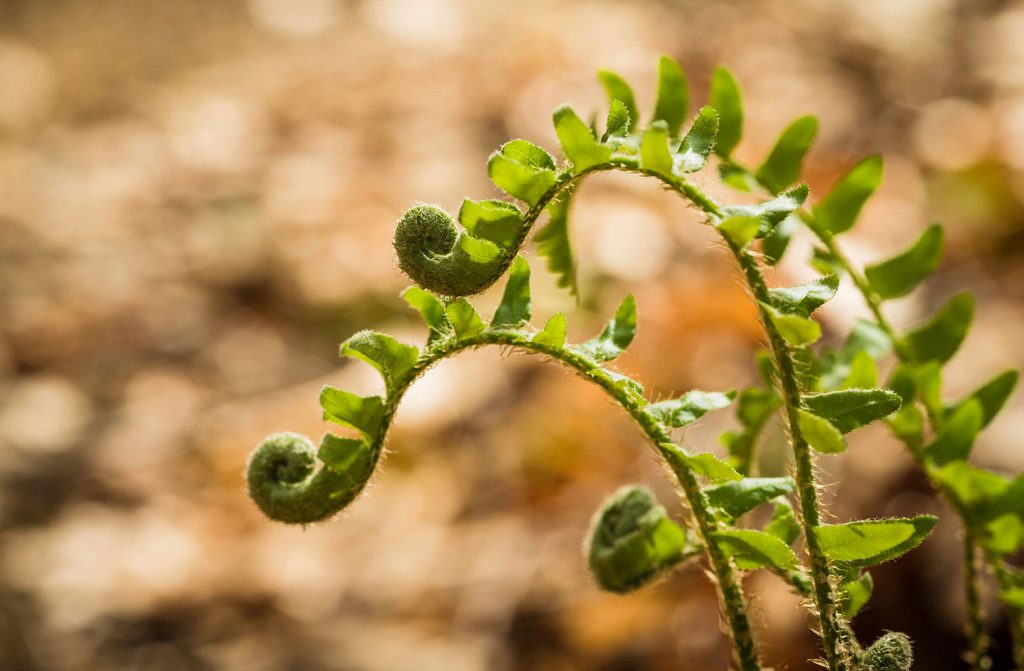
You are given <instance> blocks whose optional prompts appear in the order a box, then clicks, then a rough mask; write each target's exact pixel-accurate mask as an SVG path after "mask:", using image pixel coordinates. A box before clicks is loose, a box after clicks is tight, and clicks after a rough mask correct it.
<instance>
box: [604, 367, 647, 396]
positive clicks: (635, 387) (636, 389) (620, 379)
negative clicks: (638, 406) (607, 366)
mask: <svg viewBox="0 0 1024 671" xmlns="http://www.w3.org/2000/svg"><path fill="white" fill-rule="evenodd" d="M604 374H605V375H607V376H608V377H610V378H611V379H612V382H613V383H614V384H615V386H616V387H618V388H619V389H622V390H624V391H626V392H627V393H628V394H630V395H632V396H633V398H634V400H636V401H637V402H640V401H643V400H644V386H643V385H642V384H640V383H639V382H637V381H636V380H634V379H633V378H631V377H630V376H628V375H623V374H622V373H617V372H615V371H613V370H606V371H604Z"/></svg>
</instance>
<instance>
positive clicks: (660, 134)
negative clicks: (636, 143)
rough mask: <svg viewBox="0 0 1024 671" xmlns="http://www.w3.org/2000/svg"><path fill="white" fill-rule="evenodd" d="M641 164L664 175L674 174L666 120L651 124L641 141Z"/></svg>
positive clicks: (646, 168)
mask: <svg viewBox="0 0 1024 671" xmlns="http://www.w3.org/2000/svg"><path fill="white" fill-rule="evenodd" d="M640 166H641V167H642V168H643V169H644V170H650V171H653V172H656V173H658V174H659V175H664V176H666V177H671V176H672V153H671V151H669V146H668V126H666V125H665V122H664V121H655V122H654V123H652V124H651V126H650V128H648V129H647V132H646V133H644V139H643V141H642V142H641V143H640Z"/></svg>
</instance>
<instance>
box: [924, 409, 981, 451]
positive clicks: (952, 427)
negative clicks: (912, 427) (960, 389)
mask: <svg viewBox="0 0 1024 671" xmlns="http://www.w3.org/2000/svg"><path fill="white" fill-rule="evenodd" d="M984 419H985V412H984V409H983V408H982V407H981V403H980V402H978V401H975V400H971V401H968V402H967V403H965V404H963V405H962V406H960V407H959V408H958V409H957V411H956V412H955V413H953V415H952V416H951V417H950V418H949V421H948V422H946V424H945V426H943V427H942V429H941V430H940V431H939V435H938V437H937V438H936V439H935V440H933V441H932V442H931V443H930V444H929V445H928V446H927V447H925V448H924V453H925V457H926V458H927V459H928V460H929V461H931V462H932V463H934V464H936V465H938V466H943V465H945V464H948V463H949V462H951V461H959V460H962V459H966V458H967V457H968V455H969V454H970V453H971V448H972V447H973V446H974V439H975V438H977V437H978V432H979V431H981V426H982V422H983V421H984Z"/></svg>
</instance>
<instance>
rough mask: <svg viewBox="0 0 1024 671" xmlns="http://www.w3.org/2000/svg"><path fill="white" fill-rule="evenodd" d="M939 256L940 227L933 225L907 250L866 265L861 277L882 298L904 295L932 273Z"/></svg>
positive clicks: (940, 247) (940, 245)
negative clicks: (863, 277) (865, 279)
mask: <svg viewBox="0 0 1024 671" xmlns="http://www.w3.org/2000/svg"><path fill="white" fill-rule="evenodd" d="M941 257H942V227H941V226H939V225H938V224H932V225H931V226H929V227H928V228H927V229H925V231H924V233H922V234H921V237H920V238H918V239H917V241H916V242H915V243H914V244H913V245H911V246H910V248H909V249H907V250H906V251H903V252H901V253H899V254H897V255H896V256H893V257H891V258H889V259H886V260H885V261H882V262H880V263H876V264H874V265H871V266H868V267H867V268H865V269H864V276H865V277H866V278H867V280H868V284H870V285H871V289H872V290H873V291H874V292H875V293H876V294H878V295H879V296H880V297H881V298H899V297H900V296H905V295H907V294H908V293H910V292H911V291H913V289H914V287H916V286H917V285H918V284H920V283H921V281H922V280H923V279H924V278H926V277H928V276H929V275H931V274H932V272H934V271H935V269H936V268H937V267H938V265H939V259H940V258H941Z"/></svg>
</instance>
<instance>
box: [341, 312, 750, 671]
mask: <svg viewBox="0 0 1024 671" xmlns="http://www.w3.org/2000/svg"><path fill="white" fill-rule="evenodd" d="M484 345H499V346H504V347H512V348H516V349H521V350H525V351H528V352H534V353H539V354H544V355H547V356H549V357H551V358H552V359H554V360H556V361H559V362H561V363H562V364H563V365H565V366H568V367H569V368H572V369H573V370H575V371H576V372H577V373H579V374H580V375H581V376H582V377H584V378H585V379H587V380H590V381H591V382H594V383H595V384H597V385H598V386H600V387H601V388H602V389H604V390H605V392H607V393H608V395H609V396H610V397H611V398H612V399H613V400H614V401H615V402H616V403H618V404H619V405H620V406H621V407H622V408H623V409H624V410H625V411H626V412H628V413H629V415H630V416H631V417H632V418H633V420H634V421H635V422H636V423H637V424H638V425H639V426H640V428H641V429H642V430H643V431H644V433H645V434H646V435H647V437H648V438H649V439H650V440H651V442H652V443H653V444H654V446H655V447H656V448H657V449H659V451H661V450H663V449H664V448H663V447H661V446H662V445H663V444H665V443H671V442H672V436H671V434H669V432H668V430H667V429H666V428H665V427H664V426H663V425H662V424H661V423H660V422H659V421H658V419H657V418H656V417H655V416H654V414H652V413H651V412H650V410H649V409H648V407H647V406H648V403H647V401H646V400H644V399H643V398H642V397H640V396H639V395H637V394H636V393H635V392H633V391H631V390H630V389H628V388H627V387H625V386H623V385H622V383H621V381H620V380H617V379H616V378H615V377H613V376H612V375H610V374H609V373H608V371H606V370H605V369H603V368H602V367H601V366H600V365H599V364H597V363H596V362H594V361H593V360H592V359H590V358H588V357H587V356H585V355H583V354H581V353H578V352H575V351H573V350H571V349H568V348H562V347H554V346H551V345H545V344H542V343H535V342H532V341H531V340H530V339H529V338H528V337H526V336H524V335H522V334H520V333H517V332H513V331H501V330H487V331H484V332H483V333H480V334H479V335H476V336H473V337H470V338H465V339H462V340H459V341H454V340H453V341H451V342H448V343H446V344H444V345H440V346H435V347H434V348H433V349H431V350H428V351H427V352H425V353H423V354H422V355H421V357H420V359H419V361H417V363H416V365H415V366H414V367H413V369H412V370H411V371H410V374H409V375H408V376H406V377H405V378H404V380H403V382H402V384H401V385H398V386H396V387H395V388H393V389H390V390H389V393H388V397H387V402H386V403H385V406H384V416H383V419H382V422H381V429H380V433H379V436H378V438H377V441H376V442H375V444H374V451H375V454H379V452H380V449H381V447H382V446H383V442H384V439H385V436H386V434H387V431H388V429H389V428H390V425H391V422H392V420H393V419H394V415H395V412H396V410H397V408H398V405H399V402H400V401H401V399H402V397H403V396H404V394H405V392H406V391H407V390H408V388H409V387H410V385H411V384H412V382H413V381H414V380H415V379H416V378H417V377H419V376H420V375H422V374H423V373H424V372H425V371H426V370H427V369H428V368H430V367H431V366H432V365H434V364H435V363H437V362H438V361H440V360H442V359H444V358H447V357H450V356H452V355H454V354H456V353H458V352H460V351H462V350H466V349H470V348H474V347H480V346H484ZM326 470H327V469H321V473H323V472H324V471H326ZM674 470H675V471H676V473H677V476H678V479H679V484H680V487H681V488H682V491H683V495H684V496H685V498H686V502H687V504H688V505H689V508H690V510H691V511H692V514H693V518H694V520H695V522H696V527H697V532H698V534H699V536H700V540H701V543H702V545H703V546H704V548H705V550H706V552H707V555H708V563H709V565H710V568H711V571H712V573H713V574H714V576H715V582H716V584H717V588H718V594H719V599H720V605H721V614H722V617H723V620H724V624H725V628H726V631H727V632H728V635H729V637H730V639H731V642H732V650H733V656H734V660H735V662H736V664H737V667H738V668H739V669H740V671H759V670H760V669H761V663H760V660H759V659H758V655H757V647H756V644H755V641H754V634H753V630H752V629H751V626H750V621H749V618H748V616H747V606H746V602H745V600H744V596H743V591H742V586H741V584H740V579H739V575H738V573H737V570H736V569H735V567H734V566H733V565H732V563H731V562H730V560H729V559H728V558H727V557H726V555H725V554H724V553H722V551H721V550H720V549H719V548H718V546H717V544H716V543H715V542H714V541H713V534H714V533H715V532H716V531H718V530H720V529H719V527H720V525H719V522H718V521H717V520H716V519H715V517H714V516H713V514H712V513H711V510H710V505H709V504H708V501H707V499H706V497H705V496H704V493H703V492H702V491H701V488H700V484H699V483H698V481H697V478H696V476H695V475H694V473H693V472H692V471H690V470H688V469H679V468H676V469H674Z"/></svg>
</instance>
